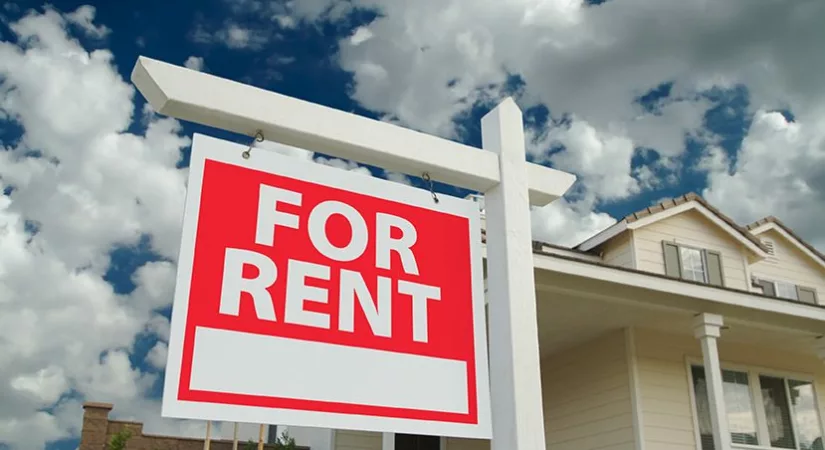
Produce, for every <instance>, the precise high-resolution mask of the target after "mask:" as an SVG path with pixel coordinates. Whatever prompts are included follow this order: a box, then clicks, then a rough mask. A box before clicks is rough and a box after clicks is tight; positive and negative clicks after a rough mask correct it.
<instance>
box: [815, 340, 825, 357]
mask: <svg viewBox="0 0 825 450" xmlns="http://www.w3.org/2000/svg"><path fill="white" fill-rule="evenodd" d="M814 350H816V356H817V357H819V359H820V361H822V362H825V336H823V337H819V338H817V339H816V341H815V342H814Z"/></svg>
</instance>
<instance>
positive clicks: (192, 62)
mask: <svg viewBox="0 0 825 450" xmlns="http://www.w3.org/2000/svg"><path fill="white" fill-rule="evenodd" d="M183 65H184V67H186V68H188V69H192V70H197V71H198V72H200V71H202V70H203V57H200V56H190V57H188V58H186V61H184V63H183Z"/></svg>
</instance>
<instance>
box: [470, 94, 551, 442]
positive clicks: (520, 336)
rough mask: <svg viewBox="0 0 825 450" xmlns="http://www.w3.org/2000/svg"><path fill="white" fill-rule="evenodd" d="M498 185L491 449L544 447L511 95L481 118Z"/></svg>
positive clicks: (491, 231) (490, 258) (492, 202)
mask: <svg viewBox="0 0 825 450" xmlns="http://www.w3.org/2000/svg"><path fill="white" fill-rule="evenodd" d="M481 140H482V146H483V148H484V149H485V150H490V151H492V152H495V153H497V154H498V156H499V158H498V160H499V170H500V177H501V181H500V183H499V184H498V185H497V186H496V187H494V188H492V189H490V190H488V191H487V192H486V193H485V199H484V206H485V208H486V219H487V273H489V274H496V275H495V276H490V277H489V278H488V280H487V289H488V291H487V296H488V298H489V314H488V317H489V318H488V320H489V328H490V387H491V397H490V399H491V403H492V405H493V411H492V414H493V441H492V450H513V449H518V450H545V444H544V414H543V408H542V401H541V399H542V397H541V373H540V366H539V345H538V324H537V322H536V290H535V280H534V277H533V249H532V233H531V230H530V205H529V203H528V202H527V183H528V182H527V167H526V166H527V162H526V161H525V157H526V154H525V149H524V127H523V123H522V115H521V111H520V110H519V108H518V106H517V105H516V103H515V102H514V101H513V100H512V99H509V98H508V99H507V100H505V101H504V102H502V103H501V104H500V105H498V106H497V107H496V108H495V109H494V110H492V111H491V112H489V113H488V114H487V115H485V116H484V118H482V119H481Z"/></svg>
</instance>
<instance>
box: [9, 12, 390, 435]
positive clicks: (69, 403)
mask: <svg viewBox="0 0 825 450" xmlns="http://www.w3.org/2000/svg"><path fill="white" fill-rule="evenodd" d="M72 23H82V24H85V26H84V27H83V28H84V29H81V30H79V32H83V33H87V32H89V30H86V29H85V28H89V29H93V30H102V29H104V27H103V26H102V25H96V24H95V21H94V9H88V8H81V9H78V10H75V11H74V12H70V13H68V14H61V13H60V12H59V11H57V10H56V9H53V8H47V9H45V10H44V11H43V12H42V13H35V12H31V13H29V14H27V15H26V16H24V17H22V18H21V19H20V20H18V21H17V22H13V23H10V24H9V26H10V29H11V30H12V31H13V32H14V33H15V34H16V37H17V40H16V43H12V42H6V41H2V42H0V111H2V115H3V117H4V118H5V120H11V121H14V122H15V123H16V124H17V125H18V126H19V127H20V129H21V130H22V134H21V135H20V136H19V139H18V137H14V139H9V140H3V141H0V148H2V149H3V150H2V151H0V398H2V399H3V401H2V402H0V436H3V443H4V444H7V445H9V446H11V448H12V449H18V448H21V449H22V448H43V447H44V445H45V444H46V443H47V442H51V441H54V440H58V439H66V438H71V437H77V436H78V433H79V431H80V420H81V417H82V409H81V404H82V402H83V401H84V400H93V401H105V402H112V403H114V404H115V410H114V411H113V417H115V418H120V419H128V420H138V421H142V422H144V424H145V429H146V431H147V432H150V433H156V434H171V435H179V436H192V437H195V436H203V433H204V428H205V423H204V422H201V421H186V420H170V419H165V418H161V417H160V400H159V399H156V398H154V395H153V392H154V390H155V386H156V385H157V383H158V382H159V378H160V376H161V374H160V373H159V372H158V370H157V369H162V368H163V367H164V366H165V359H166V353H167V342H168V339H169V320H168V318H167V317H165V316H164V315H163V314H162V311H166V310H168V308H169V306H170V304H171V301H172V297H173V290H174V282H175V261H176V259H177V252H178V246H179V234H180V220H181V217H182V212H183V200H184V196H185V182H186V175H187V173H188V171H187V169H186V168H179V167H178V165H179V163H180V161H181V157H182V151H183V150H184V149H185V148H187V147H188V146H189V145H190V140H189V138H187V137H185V136H184V135H183V134H182V130H181V125H180V124H179V123H178V122H177V121H176V120H173V119H169V118H160V117H158V116H157V115H156V114H155V113H154V112H153V111H152V109H151V108H150V107H144V109H143V110H142V111H140V113H139V114H137V115H136V116H133V111H134V110H135V103H134V99H135V95H137V94H136V91H135V89H134V88H133V87H132V86H131V85H130V84H129V83H128V82H127V81H125V80H124V79H123V78H122V77H121V75H120V74H119V73H118V70H117V68H116V67H115V66H114V65H113V56H112V54H111V53H110V52H109V51H108V50H106V49H99V50H94V51H91V52H89V51H87V50H86V49H85V48H83V47H82V46H81V44H80V42H79V41H78V40H76V39H74V38H73V35H71V34H70V32H71V31H72V30H75V31H78V30H77V29H76V27H72V26H70V24H72ZM77 111H83V114H77ZM134 130H139V131H137V132H136V131H134ZM256 147H257V148H258V149H259V150H257V151H274V152H278V153H281V154H285V155H289V156H291V157H296V158H303V159H306V160H314V161H316V162H318V163H320V164H326V165H330V166H334V167H339V168H342V169H344V170H353V171H357V172H361V173H363V174H365V175H369V171H368V170H367V169H366V168H362V167H360V166H358V165H356V164H353V163H351V162H346V161H342V160H338V159H327V158H321V157H318V158H314V157H315V155H314V154H313V153H311V152H308V151H305V150H302V149H299V148H295V147H289V146H285V145H282V144H278V143H274V142H266V141H265V142H261V143H257V144H256ZM392 177H393V178H394V179H395V180H396V181H402V182H403V180H406V178H405V177H404V176H402V175H397V174H396V175H392ZM140 246H143V247H146V248H145V250H146V251H148V252H149V253H151V254H152V255H154V258H153V259H152V260H151V261H150V262H147V263H145V264H143V265H142V266H140V267H139V268H137V270H136V271H134V273H132V274H131V275H130V276H131V282H132V284H133V285H134V286H135V287H134V290H132V291H131V292H126V293H124V292H119V291H117V292H116V291H115V289H114V287H113V285H112V284H110V282H109V281H107V280H108V278H107V274H108V272H109V270H110V269H111V268H112V261H111V256H110V252H111V251H112V250H113V249H115V248H127V249H128V248H139V247H140ZM121 287H122V286H121ZM146 340H148V341H150V342H152V341H154V344H153V347H152V348H151V349H150V350H149V351H148V353H146V355H145V356H144V357H143V358H144V361H145V364H138V365H135V364H133V363H132V359H133V357H135V356H136V354H137V350H136V347H135V344H136V343H137V342H138V341H146ZM214 425H215V426H214V428H213V433H214V435H215V436H223V437H231V432H232V427H231V424H222V423H215V424H214ZM241 429H242V431H241V438H242V439H245V438H253V439H254V438H256V437H257V431H258V429H257V426H251V425H248V424H246V425H244V426H242V427H241Z"/></svg>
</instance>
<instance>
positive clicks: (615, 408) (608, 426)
mask: <svg viewBox="0 0 825 450" xmlns="http://www.w3.org/2000/svg"><path fill="white" fill-rule="evenodd" d="M541 364H542V400H543V402H544V431H545V439H546V443H547V448H548V449H553V450H589V449H600V450H633V449H634V448H635V447H634V446H635V440H634V435H633V414H632V406H631V397H630V392H631V388H630V373H629V367H628V362H627V347H626V342H625V334H624V332H623V331H621V330H619V331H616V332H613V333H610V334H607V335H604V336H601V337H599V338H597V339H595V340H593V341H590V342H587V343H584V344H582V345H579V346H577V347H575V348H571V349H568V350H565V351H562V352H560V353H557V354H554V355H551V356H549V357H546V358H544V359H543V360H542V362H541ZM335 449H336V450H381V434H380V433H366V432H355V431H343V430H338V431H336V433H335ZM489 449H490V443H489V441H487V440H481V439H457V438H448V439H446V444H445V450H489Z"/></svg>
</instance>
